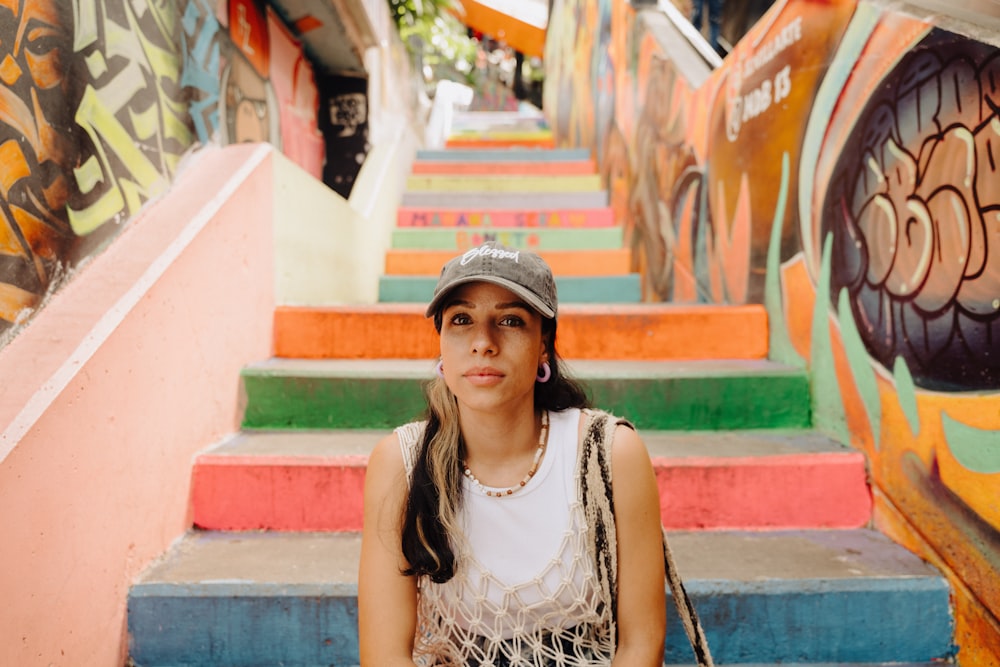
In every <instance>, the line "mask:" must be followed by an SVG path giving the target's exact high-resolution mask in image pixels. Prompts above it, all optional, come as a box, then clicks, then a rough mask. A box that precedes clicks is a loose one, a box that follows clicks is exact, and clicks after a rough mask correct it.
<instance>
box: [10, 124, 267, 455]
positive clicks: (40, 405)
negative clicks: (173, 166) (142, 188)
mask: <svg viewBox="0 0 1000 667" xmlns="http://www.w3.org/2000/svg"><path fill="white" fill-rule="evenodd" d="M271 150H272V149H271V147H270V146H269V145H267V144H261V145H260V146H259V147H258V148H257V149H256V150H255V151H254V152H253V153H252V154H251V156H250V158H249V159H247V161H246V162H244V163H243V165H242V166H241V167H240V168H239V169H238V170H237V171H235V172H234V173H233V175H232V177H231V178H230V179H229V180H228V181H226V183H225V185H223V187H222V188H220V189H219V192H217V193H216V194H215V196H214V197H212V199H210V200H209V201H208V202H207V203H206V204H205V206H203V207H202V208H201V210H200V211H198V213H197V215H195V216H194V217H193V218H192V219H191V222H189V223H188V224H187V225H186V226H185V227H184V229H182V230H181V233H180V234H178V235H177V238H175V239H174V240H173V241H171V242H170V244H169V245H168V246H167V247H166V248H164V250H163V252H162V253H160V255H159V257H157V258H156V259H155V260H153V262H151V263H150V265H149V266H148V267H147V268H146V270H145V271H144V272H143V274H142V275H141V276H140V277H139V279H138V280H136V281H135V283H133V285H132V286H131V287H130V288H129V290H128V291H127V292H125V294H123V295H122V296H121V298H119V299H118V301H117V302H116V303H115V305H113V306H112V307H111V308H109V309H108V311H107V312H106V313H104V315H103V316H101V318H100V319H99V320H98V321H97V323H96V324H95V325H94V327H93V328H92V329H91V330H90V331H89V332H88V333H87V335H86V336H84V337H83V340H82V341H81V342H80V344H79V345H78V346H77V348H76V349H75V350H73V353H72V354H70V355H69V357H67V358H66V361H64V362H63V364H62V365H61V366H60V367H59V368H58V369H57V370H56V371H55V372H54V373H53V374H52V375H51V376H50V377H49V379H48V380H46V381H45V382H44V383H43V384H42V386H41V387H39V388H38V390H37V391H36V392H35V393H34V394H33V395H32V397H31V398H30V399H29V400H28V402H27V403H26V404H25V405H24V407H23V408H22V409H21V411H20V412H19V413H18V414H17V416H16V417H15V418H14V419H13V420H12V421H11V423H10V424H8V426H7V428H6V429H4V432H3V434H2V435H0V463H2V462H3V461H4V459H6V458H7V456H9V455H10V453H11V452H12V451H14V448H15V447H16V446H17V444H18V443H19V442H20V441H21V438H23V437H24V436H25V435H26V434H27V433H28V431H30V430H31V428H32V427H33V426H34V425H35V423H36V422H37V421H38V420H39V419H40V418H41V417H42V415H43V414H45V412H46V411H47V410H48V409H49V406H51V405H52V403H53V402H54V401H55V400H56V398H57V397H58V396H59V394H61V393H62V391H63V390H64V389H65V388H66V387H67V385H69V383H70V382H71V381H72V380H73V378H74V377H76V375H77V373H79V372H80V370H81V369H82V368H83V367H84V366H85V365H86V364H87V362H88V361H90V359H91V357H93V356H94V354H95V353H96V352H97V350H99V349H100V348H101V346H102V345H104V342H105V341H106V340H107V339H108V337H109V336H110V335H111V334H112V333H113V332H114V331H115V330H116V329H117V328H118V327H119V326H120V325H121V323H122V321H123V320H124V319H125V317H126V316H127V315H128V313H129V312H130V311H131V310H132V309H133V308H135V306H136V304H137V303H139V301H140V299H142V297H143V296H145V295H146V293H147V292H149V290H150V289H151V288H152V287H153V285H155V284H156V281H158V280H159V279H160V277H161V276H162V275H163V274H164V273H165V272H166V270H167V269H168V268H169V267H170V265H171V264H173V263H174V262H175V261H176V260H177V258H178V257H180V255H181V253H182V252H183V251H184V249H185V248H187V247H188V245H190V244H191V242H192V241H193V240H194V239H195V238H196V237H197V236H198V234H199V233H201V230H202V229H204V228H205V226H206V225H207V224H208V223H209V221H210V220H212V218H213V217H215V215H216V213H218V212H219V210H220V209H221V208H222V206H223V205H224V204H225V203H226V202H227V201H228V200H229V198H230V197H231V196H232V195H233V193H234V192H235V191H236V189H237V188H239V186H240V185H241V184H242V183H243V182H244V181H245V180H246V179H247V178H248V177H249V175H250V174H251V173H252V172H253V171H254V170H255V169H257V167H258V166H259V165H260V164H261V162H263V161H264V160H265V159H266V158H267V156H268V155H269V154H270V152H271ZM168 196H169V195H168Z"/></svg>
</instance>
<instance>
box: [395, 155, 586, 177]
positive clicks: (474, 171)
mask: <svg viewBox="0 0 1000 667" xmlns="http://www.w3.org/2000/svg"><path fill="white" fill-rule="evenodd" d="M410 173H412V174H413V175H415V176H447V175H450V176H458V175H466V176H472V175H477V176H528V175H534V176H583V175H587V174H595V173H597V165H596V164H595V163H594V161H593V160H591V159H587V160H572V161H569V160H563V161H555V160H545V161H521V162H515V161H513V160H506V161H503V162H500V161H495V162H484V161H483V160H466V161H464V162H460V161H458V160H448V161H433V160H429V161H425V160H419V159H418V160H417V161H416V162H414V163H413V166H412V167H411V169H410Z"/></svg>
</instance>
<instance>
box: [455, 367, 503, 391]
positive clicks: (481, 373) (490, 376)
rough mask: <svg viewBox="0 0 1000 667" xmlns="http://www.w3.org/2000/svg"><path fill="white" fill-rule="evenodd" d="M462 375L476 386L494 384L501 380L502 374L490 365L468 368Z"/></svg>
mask: <svg viewBox="0 0 1000 667" xmlns="http://www.w3.org/2000/svg"><path fill="white" fill-rule="evenodd" d="M463 377H464V378H465V379H466V380H468V381H469V383H471V384H474V385H476V386H478V387H484V386H489V385H494V384H497V383H498V382H500V381H501V380H503V378H504V374H503V373H502V372H501V371H499V370H497V369H495V368H492V367H489V366H487V367H483V368H470V369H469V370H467V371H466V372H465V373H464V374H463Z"/></svg>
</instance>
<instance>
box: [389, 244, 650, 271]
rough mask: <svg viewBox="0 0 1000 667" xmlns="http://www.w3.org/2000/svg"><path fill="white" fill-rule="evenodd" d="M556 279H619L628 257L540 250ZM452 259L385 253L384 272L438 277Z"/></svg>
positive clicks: (446, 253) (428, 253)
mask: <svg viewBox="0 0 1000 667" xmlns="http://www.w3.org/2000/svg"><path fill="white" fill-rule="evenodd" d="M538 254H539V255H540V256H541V257H542V259H544V260H545V261H546V263H547V264H548V265H549V268H550V269H552V274H553V275H556V276H621V275H626V274H629V273H632V268H631V267H632V256H631V253H630V252H629V251H628V249H626V248H620V249H617V250H543V251H541V252H539V253H538ZM454 257H455V251H454V250H396V249H390V250H388V251H386V253H385V273H386V274H388V275H396V276H439V275H441V267H442V266H444V265H445V263H446V262H447V261H448V260H450V259H452V258H454Z"/></svg>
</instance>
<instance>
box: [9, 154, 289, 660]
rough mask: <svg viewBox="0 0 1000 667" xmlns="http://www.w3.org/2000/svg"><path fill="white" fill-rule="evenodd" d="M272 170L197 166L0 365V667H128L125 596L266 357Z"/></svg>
mask: <svg viewBox="0 0 1000 667" xmlns="http://www.w3.org/2000/svg"><path fill="white" fill-rule="evenodd" d="M271 156H272V150H271V149H268V148H267V147H265V146H261V145H257V146H238V147H237V146H233V147H228V148H225V149H221V148H217V149H215V150H213V151H208V152H203V153H200V154H199V155H198V156H197V157H196V158H195V160H194V163H193V164H190V165H189V166H187V167H186V168H185V170H184V173H183V174H182V175H181V177H180V178H179V179H178V180H177V182H176V183H175V184H174V186H173V190H172V193H173V194H174V195H176V196H173V197H170V198H167V199H164V200H162V201H159V202H157V203H156V204H153V205H151V206H150V207H148V208H147V209H145V210H144V212H143V213H142V214H141V215H140V216H138V217H137V218H136V219H135V220H133V221H132V223H131V224H130V225H129V227H128V229H127V230H125V232H124V233H122V234H121V236H120V237H119V238H118V239H116V241H115V243H114V244H112V245H111V246H110V247H109V248H108V249H107V251H106V252H103V253H101V254H100V255H99V256H97V257H95V258H94V259H93V260H92V261H91V262H89V263H88V264H87V265H86V266H85V267H84V268H82V269H80V271H79V273H78V274H77V275H76V276H74V279H73V280H72V281H70V282H69V283H68V284H67V286H66V288H65V289H64V290H62V291H61V292H60V293H59V294H58V295H57V296H56V297H54V298H53V299H52V300H51V301H50V302H49V303H48V304H47V305H46V306H45V308H44V309H43V310H42V311H41V312H40V313H39V314H38V316H37V317H36V318H35V319H34V320H33V322H32V323H31V327H30V328H29V330H28V331H27V332H26V333H25V335H22V336H18V337H17V338H16V339H15V340H14V341H13V342H12V343H11V344H9V345H8V346H6V347H5V348H3V349H2V350H0V373H2V374H3V376H4V377H5V378H8V380H7V381H5V382H4V390H3V392H2V397H0V417H2V434H0V443H2V447H3V449H2V450H0V454H2V456H0V458H2V461H0V531H2V533H3V539H2V540H0V563H3V567H0V591H3V598H4V599H5V600H6V601H7V604H5V605H3V608H2V609H0V664H2V665H26V666H27V665H95V666H96V665H107V666H109V667H111V666H117V665H122V664H124V660H125V655H126V653H125V647H126V625H125V623H126V619H125V601H126V595H127V593H128V589H129V586H130V585H131V583H132V581H133V580H134V579H135V577H136V576H137V575H138V574H139V573H140V572H141V571H142V570H143V569H144V568H145V567H147V566H148V565H149V563H150V562H151V561H152V560H153V559H155V558H157V557H159V556H160V555H161V554H162V553H164V551H165V550H166V549H167V548H168V547H169V545H170V544H171V543H172V542H173V541H174V540H175V539H176V538H178V537H179V536H181V535H182V534H183V533H184V532H185V530H187V529H188V528H189V527H190V525H191V517H190V507H189V501H188V497H189V484H190V477H191V462H192V460H193V457H194V455H195V453H196V452H197V451H199V450H201V449H205V448H207V447H209V446H211V445H212V444H214V443H217V442H219V441H221V439H223V438H224V437H225V436H226V435H227V434H230V433H232V432H234V431H236V430H237V429H238V428H239V423H240V420H241V417H242V411H241V408H240V384H239V378H240V375H239V373H240V369H241V368H242V367H243V366H244V365H246V364H247V363H250V362H252V361H257V360H260V359H264V358H266V357H267V356H268V355H269V354H270V352H271V349H272V345H271V313H272V312H273V309H274V290H273V286H272V285H273V272H274V260H273V245H272V224H271V216H270V210H271V206H272V201H271V198H272V194H271V193H272V186H271V180H272V178H273V174H272V161H271ZM9 378H16V379H17V380H16V382H14V381H11V380H10V379H9Z"/></svg>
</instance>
